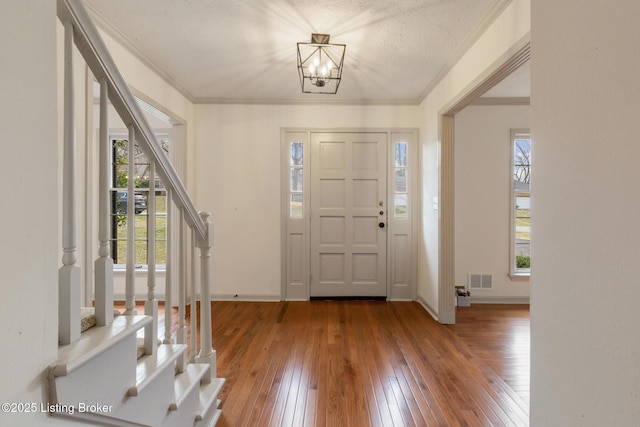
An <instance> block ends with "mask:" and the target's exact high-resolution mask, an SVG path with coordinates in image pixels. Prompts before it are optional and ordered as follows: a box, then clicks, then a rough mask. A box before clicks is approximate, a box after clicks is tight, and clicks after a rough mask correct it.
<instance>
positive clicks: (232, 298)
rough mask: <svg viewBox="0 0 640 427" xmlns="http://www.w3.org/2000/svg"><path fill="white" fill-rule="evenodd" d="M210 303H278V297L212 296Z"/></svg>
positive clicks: (247, 295) (250, 295) (252, 295)
mask: <svg viewBox="0 0 640 427" xmlns="http://www.w3.org/2000/svg"><path fill="white" fill-rule="evenodd" d="M211 300H212V301H245V302H280V301H282V298H281V297H280V295H279V294H278V295H259V294H255V295H254V294H243V295H240V294H213V295H211Z"/></svg>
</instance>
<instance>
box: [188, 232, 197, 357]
mask: <svg viewBox="0 0 640 427" xmlns="http://www.w3.org/2000/svg"><path fill="white" fill-rule="evenodd" d="M189 246H190V247H191V299H190V300H191V305H190V306H189V308H190V310H189V326H190V333H191V336H190V340H189V341H190V343H191V356H190V357H189V362H191V363H194V362H195V361H196V355H197V353H198V336H197V335H198V314H197V298H196V279H197V278H196V250H195V249H196V234H195V230H194V229H191V244H190V245H189Z"/></svg>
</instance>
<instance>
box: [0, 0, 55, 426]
mask: <svg viewBox="0 0 640 427" xmlns="http://www.w3.org/2000/svg"><path fill="white" fill-rule="evenodd" d="M55 13H56V6H55V2H51V1H42V0H40V1H38V0H23V1H3V2H0V52H2V54H3V59H2V65H1V69H2V71H1V74H2V79H0V93H2V96H1V97H0V127H1V128H2V147H3V149H4V153H5V155H4V157H3V162H2V167H1V168H0V180H1V181H2V182H3V183H4V185H5V191H4V192H3V193H4V196H3V201H2V209H1V210H0V218H1V219H2V221H0V224H2V225H0V227H1V228H0V236H1V237H0V240H1V241H2V245H0V260H1V261H0V262H1V265H2V282H1V285H2V298H0V316H1V317H0V324H1V325H2V327H1V328H0V342H2V346H3V349H4V351H3V354H2V364H1V365H0V383H1V384H2V385H3V386H2V387H1V388H0V402H3V403H4V402H8V403H12V402H15V403H20V402H22V403H25V402H35V403H37V405H38V408H39V405H40V403H41V402H43V400H44V398H45V393H46V386H45V384H46V383H45V380H46V376H45V374H46V368H47V366H48V365H49V364H50V363H52V362H53V361H55V359H56V357H57V348H58V347H57V341H58V339H57V337H58V327H57V324H58V321H57V308H58V279H57V278H58V273H57V269H58V264H59V262H60V259H61V256H62V255H61V251H60V246H59V242H58V235H57V230H58V223H59V218H58V209H57V207H58V201H59V197H58V185H57V176H58V171H57V163H56V162H55V161H52V159H56V158H57V157H58V144H57V128H58V124H57V93H56V87H57V81H56V17H55V16H56V15H55ZM0 424H1V425H7V426H8V425H11V426H34V425H38V426H40V425H63V423H62V422H59V421H57V420H52V419H50V418H49V417H47V415H46V414H44V413H40V412H36V413H33V414H24V413H5V412H0Z"/></svg>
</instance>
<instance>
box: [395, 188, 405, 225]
mask: <svg viewBox="0 0 640 427" xmlns="http://www.w3.org/2000/svg"><path fill="white" fill-rule="evenodd" d="M394 202H395V211H394V215H395V217H396V218H398V219H403V218H407V195H406V194H396V196H395V201H394Z"/></svg>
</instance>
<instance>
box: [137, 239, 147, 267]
mask: <svg viewBox="0 0 640 427" xmlns="http://www.w3.org/2000/svg"><path fill="white" fill-rule="evenodd" d="M135 246H136V265H140V264H142V265H147V241H146V240H145V241H136V244H135Z"/></svg>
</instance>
